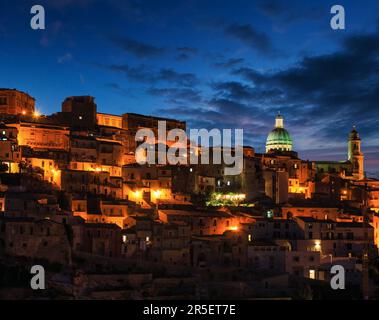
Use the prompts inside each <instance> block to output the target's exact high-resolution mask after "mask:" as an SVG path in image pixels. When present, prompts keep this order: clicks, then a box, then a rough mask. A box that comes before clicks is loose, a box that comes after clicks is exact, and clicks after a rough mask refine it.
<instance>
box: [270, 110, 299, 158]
mask: <svg viewBox="0 0 379 320" xmlns="http://www.w3.org/2000/svg"><path fill="white" fill-rule="evenodd" d="M292 144H293V143H292V138H291V136H290V134H289V133H288V131H287V130H286V129H284V126H283V117H282V116H280V115H278V116H277V117H276V125H275V128H274V129H273V130H272V131H271V132H270V133H269V135H268V137H267V141H266V152H269V151H270V150H280V151H292Z"/></svg>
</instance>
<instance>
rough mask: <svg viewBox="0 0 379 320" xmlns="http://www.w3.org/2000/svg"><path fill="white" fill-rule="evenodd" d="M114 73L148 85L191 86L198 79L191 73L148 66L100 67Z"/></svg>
mask: <svg viewBox="0 0 379 320" xmlns="http://www.w3.org/2000/svg"><path fill="white" fill-rule="evenodd" d="M102 67H103V68H106V69H108V70H111V71H114V72H120V73H123V74H124V75H125V76H126V77H128V79H130V80H132V81H138V82H143V83H148V84H153V83H157V82H167V83H174V84H176V85H180V86H193V85H196V84H197V83H198V79H197V77H196V75H195V74H193V73H182V72H178V71H175V70H174V69H170V68H161V69H155V68H153V67H150V66H145V65H141V66H137V67H130V66H129V65H126V64H123V65H109V66H102Z"/></svg>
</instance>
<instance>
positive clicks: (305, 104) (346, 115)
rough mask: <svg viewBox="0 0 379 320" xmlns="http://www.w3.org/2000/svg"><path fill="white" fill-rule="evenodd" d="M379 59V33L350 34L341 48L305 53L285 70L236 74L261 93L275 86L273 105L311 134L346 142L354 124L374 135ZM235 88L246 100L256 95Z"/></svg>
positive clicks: (247, 70)
mask: <svg viewBox="0 0 379 320" xmlns="http://www.w3.org/2000/svg"><path fill="white" fill-rule="evenodd" d="M378 58H379V35H378V33H374V34H368V35H360V36H357V35H356V36H351V37H348V38H346V39H345V40H344V42H343V45H342V48H341V49H340V50H339V51H337V52H335V53H333V54H328V55H321V56H313V57H304V58H303V59H302V60H301V61H299V63H298V64H297V65H295V66H293V67H290V68H288V69H285V70H279V71H275V72H271V73H262V72H258V71H256V70H254V69H251V68H246V67H244V68H239V69H236V70H234V71H233V74H234V75H240V76H241V77H242V78H243V79H245V80H248V81H249V82H250V83H251V85H252V86H254V89H255V90H257V91H265V90H270V91H272V90H274V92H276V95H275V94H274V95H273V96H272V106H273V107H276V106H277V107H278V108H279V107H280V108H281V109H283V110H285V111H286V110H288V112H289V113H290V114H291V115H295V116H294V118H293V120H292V123H293V124H294V125H299V126H303V127H304V125H309V126H310V127H312V130H310V131H308V134H309V135H310V136H312V135H313V137H314V138H316V137H319V138H326V139H332V140H336V139H338V140H339V141H343V140H345V139H346V132H347V130H349V128H350V127H351V126H352V124H357V125H359V128H360V130H361V131H362V133H363V134H364V135H365V136H366V138H372V137H373V136H374V135H375V131H376V130H375V129H374V128H377V126H378V125H379V109H378V108H377V102H378V99H379V73H378V71H379V59H378ZM242 89H244V90H242ZM237 90H240V91H237ZM229 91H230V92H231V93H233V92H234V93H237V95H238V92H240V95H241V97H242V98H245V97H246V93H251V91H246V86H243V87H241V86H240V87H238V86H236V85H234V86H231V87H230V90H229ZM332 119H333V120H332ZM331 121H333V125H332V126H331V125H330V124H331Z"/></svg>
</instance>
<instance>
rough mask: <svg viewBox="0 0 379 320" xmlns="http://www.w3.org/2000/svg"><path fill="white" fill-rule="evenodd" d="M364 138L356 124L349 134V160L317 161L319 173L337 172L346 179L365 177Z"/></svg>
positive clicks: (336, 173)
mask: <svg viewBox="0 0 379 320" xmlns="http://www.w3.org/2000/svg"><path fill="white" fill-rule="evenodd" d="M361 143H362V140H361V138H360V136H359V133H358V131H357V130H356V128H355V126H354V127H353V130H352V131H351V132H350V134H349V139H348V144H347V145H348V159H347V161H346V160H344V161H315V163H316V167H317V173H319V174H335V175H339V176H341V177H342V178H344V179H350V180H362V179H364V154H363V153H362V151H361Z"/></svg>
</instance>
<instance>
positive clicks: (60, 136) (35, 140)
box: [12, 122, 69, 150]
mask: <svg viewBox="0 0 379 320" xmlns="http://www.w3.org/2000/svg"><path fill="white" fill-rule="evenodd" d="M12 126H13V127H15V128H17V129H18V135H17V140H18V144H19V145H20V146H28V147H31V148H33V149H37V150H38V149H44V150H46V149H59V150H68V148H69V138H68V135H69V130H68V128H67V127H64V126H58V125H50V124H43V123H34V122H20V123H15V124H12Z"/></svg>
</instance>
